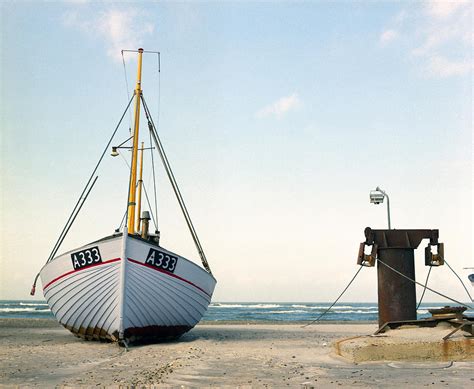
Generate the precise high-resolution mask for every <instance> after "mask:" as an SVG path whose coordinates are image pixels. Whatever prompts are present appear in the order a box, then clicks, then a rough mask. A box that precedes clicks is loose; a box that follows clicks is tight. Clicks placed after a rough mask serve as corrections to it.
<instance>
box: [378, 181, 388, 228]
mask: <svg viewBox="0 0 474 389" xmlns="http://www.w3.org/2000/svg"><path fill="white" fill-rule="evenodd" d="M375 190H377V191H379V192H380V193H382V194H383V195H384V196H385V197H386V198H387V216H388V229H389V230H391V229H392V224H391V222H390V198H389V197H388V194H387V192H385V191H384V190H382V189H380V187H378V186H377V188H375Z"/></svg>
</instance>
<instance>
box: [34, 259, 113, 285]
mask: <svg viewBox="0 0 474 389" xmlns="http://www.w3.org/2000/svg"><path fill="white" fill-rule="evenodd" d="M120 259H121V258H114V259H109V260H108V261H105V262H101V263H96V264H94V265H90V266H87V267H85V268H83V269H79V270H71V271H68V272H67V273H64V274H63V275H60V276H59V277H56V278H55V279H54V280H52V281H50V282H48V283H47V284H46V286H44V287H43V292H44V291H45V290H46V288H47V287H48V286H50V285H51V284H53V283H55V282H56V281H58V280H60V279H61V278H63V277H66V276H68V275H69V274H72V273H77V272H80V271H82V270H86V269H90V268H91V267H96V266H101V265H106V264H107V263H112V262H117V261H120Z"/></svg>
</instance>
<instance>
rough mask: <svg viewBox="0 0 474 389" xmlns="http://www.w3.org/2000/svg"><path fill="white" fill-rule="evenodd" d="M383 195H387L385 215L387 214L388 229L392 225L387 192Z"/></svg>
mask: <svg viewBox="0 0 474 389" xmlns="http://www.w3.org/2000/svg"><path fill="white" fill-rule="evenodd" d="M385 196H386V197H387V216H388V229H389V230H391V229H392V225H391V223H390V199H389V198H388V194H387V193H385Z"/></svg>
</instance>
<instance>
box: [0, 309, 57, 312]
mask: <svg viewBox="0 0 474 389" xmlns="http://www.w3.org/2000/svg"><path fill="white" fill-rule="evenodd" d="M48 311H49V308H46V309H34V308H0V313H2V312H11V313H14V312H48Z"/></svg>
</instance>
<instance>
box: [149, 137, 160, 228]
mask: <svg viewBox="0 0 474 389" xmlns="http://www.w3.org/2000/svg"><path fill="white" fill-rule="evenodd" d="M148 133H149V135H150V155H151V168H152V171H153V196H154V199H155V215H156V223H155V231H157V232H158V231H159V229H158V197H157V195H156V175H155V158H154V157H153V143H152V140H151V131H148ZM150 211H151V207H150Z"/></svg>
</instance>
